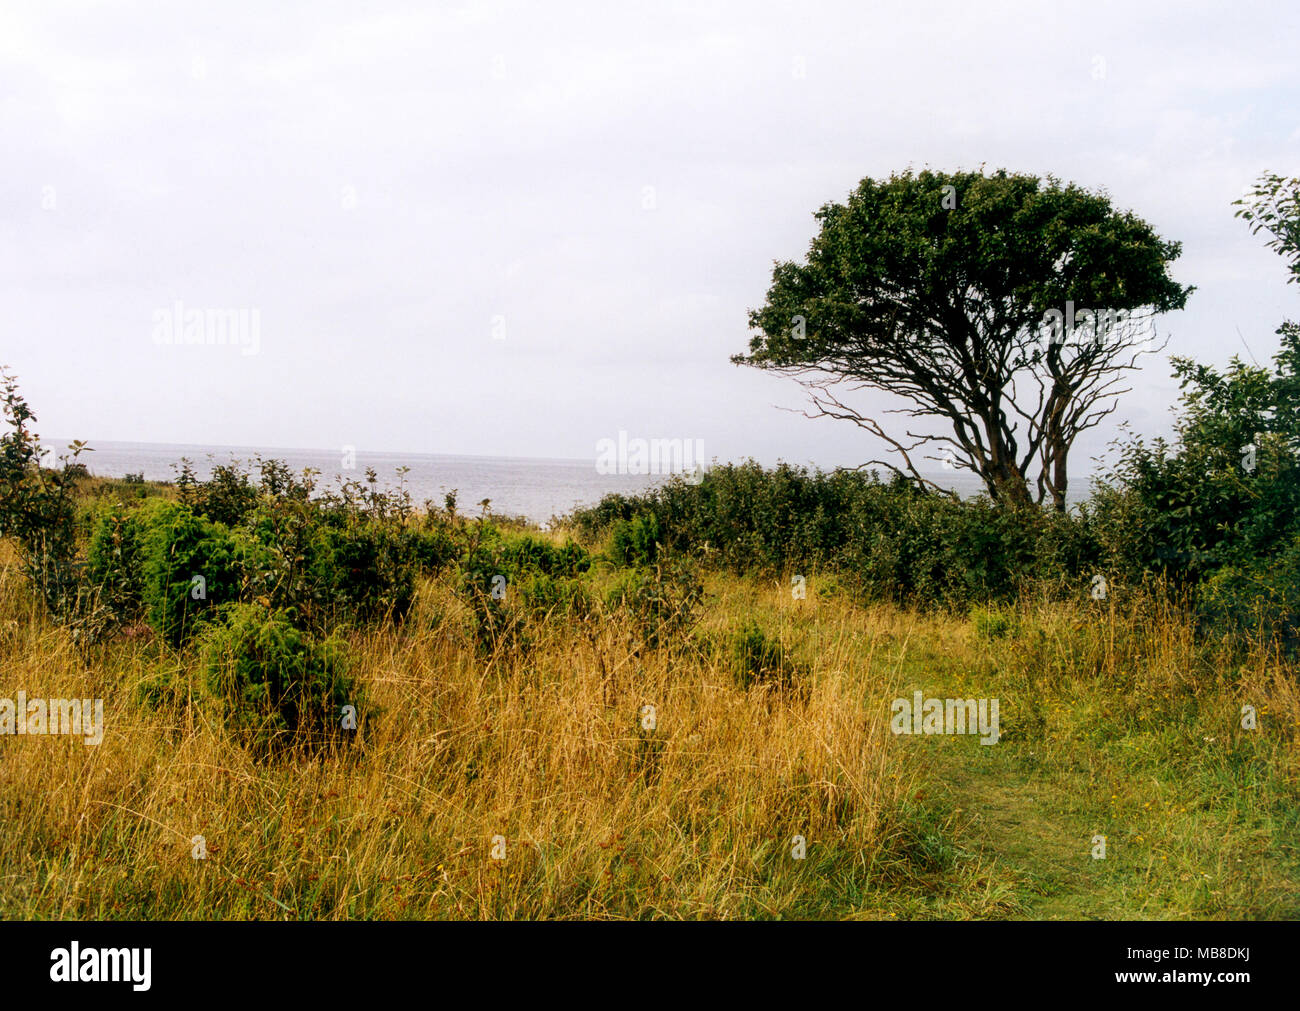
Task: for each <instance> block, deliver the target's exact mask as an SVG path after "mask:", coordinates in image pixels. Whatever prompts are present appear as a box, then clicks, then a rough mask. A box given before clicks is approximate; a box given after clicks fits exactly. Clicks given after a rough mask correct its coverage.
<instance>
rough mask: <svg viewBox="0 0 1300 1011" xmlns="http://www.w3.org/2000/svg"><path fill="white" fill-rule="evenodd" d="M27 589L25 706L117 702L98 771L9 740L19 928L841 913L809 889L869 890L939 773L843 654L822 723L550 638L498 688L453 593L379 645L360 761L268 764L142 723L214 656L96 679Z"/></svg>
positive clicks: (3, 668)
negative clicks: (168, 690)
mask: <svg viewBox="0 0 1300 1011" xmlns="http://www.w3.org/2000/svg"><path fill="white" fill-rule="evenodd" d="M3 571H4V575H3V577H2V578H3V579H4V583H3V584H0V609H2V614H3V617H0V621H3V622H5V623H6V627H7V632H6V634H5V637H4V640H3V653H2V654H0V656H2V658H3V659H2V662H0V697H10V698H12V697H13V695H14V693H15V692H16V691H17V690H18V689H19V688H22V689H24V690H25V691H26V692H27V694H28V696H29V697H32V698H37V697H47V696H48V697H74V696H75V697H94V696H99V697H103V698H104V699H105V723H106V731H105V736H104V741H103V743H102V744H101V745H99V746H97V747H91V746H86V745H85V744H84V743H82V741H81V740H80V739H75V738H57V737H45V738H38V737H24V738H16V737H15V738H0V749H2V750H0V755H2V756H3V760H2V761H0V812H3V820H4V823H5V825H6V831H5V833H4V835H3V838H2V839H0V870H2V872H3V878H4V881H3V887H2V888H0V896H2V898H0V913H2V914H3V915H4V916H8V917H55V918H81V917H86V918H90V917H94V918H112V917H127V916H129V917H139V916H143V917H160V918H165V917H200V918H231V917H257V918H277V917H310V918H335V917H381V918H385V917H422V918H423V917H457V918H488V917H494V918H495V917H504V918H517V917H529V918H532V917H576V916H580V917H614V918H626V917H699V916H709V917H737V916H775V915H789V914H792V913H797V912H799V911H801V910H802V911H804V912H805V913H810V914H828V913H830V912H831V910H830V909H829V908H824V909H823V908H817V907H816V905H815V903H814V905H813V906H812V907H810V906H809V901H810V899H809V889H808V887H807V884H806V881H805V880H804V878H805V877H806V875H807V874H808V873H815V874H819V875H823V876H824V875H828V874H829V875H833V876H836V877H837V878H840V879H843V881H844V882H845V887H848V888H855V889H861V888H863V887H865V886H866V883H867V882H868V880H869V879H870V877H871V875H872V872H873V868H874V867H875V866H876V865H877V863H878V861H877V859H876V858H877V855H878V854H879V853H880V852H881V850H882V847H884V845H885V844H886V841H887V837H888V834H889V832H890V831H891V814H892V813H893V812H895V811H896V809H897V807H898V803H899V799H900V798H901V797H902V796H903V795H904V794H905V793H906V791H907V790H908V789H909V785H910V781H911V779H912V778H913V776H914V775H915V774H914V773H906V774H902V775H900V774H899V770H897V769H894V768H892V767H891V766H890V764H889V754H890V752H889V748H888V747H887V742H886V740H885V738H886V737H887V736H888V727H887V722H886V719H887V715H888V714H887V710H886V709H885V708H884V707H879V706H877V707H872V708H870V709H868V708H867V707H866V706H864V704H863V700H864V698H865V696H866V695H867V694H868V693H870V694H880V693H881V692H883V691H884V683H883V681H882V677H883V675H882V674H880V673H873V670H872V669H871V667H870V666H869V665H868V664H865V663H861V662H857V663H850V662H848V658H847V657H846V656H845V651H844V650H839V651H838V652H837V651H832V652H831V653H830V654H829V656H828V663H827V664H824V665H822V667H821V668H820V669H819V670H817V671H815V676H814V678H813V679H812V687H811V691H810V693H809V695H808V697H807V698H806V699H802V700H800V699H790V698H786V697H783V696H780V695H776V694H774V693H771V692H768V691H762V690H756V691H751V692H748V693H746V692H742V691H740V690H738V689H737V688H736V687H735V684H734V681H733V680H732V678H731V675H730V674H729V673H728V672H727V671H725V670H720V669H719V668H718V667H717V665H716V664H713V663H712V662H710V661H706V660H705V659H703V658H702V657H701V656H699V655H694V656H691V655H686V654H671V653H669V652H667V651H657V652H647V653H646V654H645V655H643V656H635V655H630V654H629V653H628V652H627V650H626V648H623V647H620V645H619V643H620V642H622V641H624V638H625V637H623V636H622V635H621V634H620V633H621V630H620V629H619V628H617V627H612V626H611V627H605V628H603V629H602V633H601V635H600V636H599V637H598V640H597V642H596V644H595V646H594V647H593V645H592V644H591V643H589V642H587V641H586V640H584V639H579V638H576V637H574V636H573V635H571V634H569V633H568V632H567V631H566V630H565V629H564V628H563V627H560V626H558V625H557V626H550V625H547V626H542V627H541V630H540V632H539V633H538V635H536V636H535V637H534V638H535V639H536V641H535V642H534V645H533V647H532V648H531V649H530V650H529V651H528V653H527V658H526V659H519V658H514V659H512V660H511V661H510V662H509V663H497V664H495V665H491V664H488V663H487V662H485V661H484V660H482V659H480V658H477V657H476V656H475V654H474V652H473V650H472V648H471V647H470V645H469V642H468V640H467V638H466V637H465V636H464V635H463V634H462V633H461V632H460V630H459V629H460V624H459V621H458V615H457V613H456V607H457V605H456V602H455V600H454V598H453V597H452V596H451V595H450V593H449V592H448V591H446V590H445V589H444V588H443V587H441V586H439V585H438V584H436V583H433V582H428V583H426V584H425V585H424V586H423V587H422V593H421V602H420V607H419V610H418V611H417V613H416V615H415V616H414V618H413V619H412V620H409V621H408V622H407V623H406V625H405V626H404V627H403V628H401V629H393V628H384V629H380V630H377V631H374V632H371V633H368V634H365V635H364V636H361V637H359V638H357V639H356V640H355V641H354V643H353V647H354V656H355V667H354V670H355V673H356V675H357V676H358V678H359V680H360V682H361V684H362V685H363V686H364V688H365V690H366V692H367V695H368V698H369V700H370V703H371V707H370V715H369V716H367V717H366V718H365V719H363V722H362V725H361V727H360V729H359V731H358V735H357V739H356V741H355V743H354V744H353V745H352V746H350V747H346V748H344V749H341V750H340V751H337V752H334V753H331V754H318V755H315V756H312V755H307V754H299V755H295V756H288V757H283V758H280V759H275V760H269V761H268V760H262V761H257V760H254V759H253V758H252V757H250V755H249V754H247V753H246V752H245V751H243V750H241V748H239V747H238V746H237V745H236V744H234V743H232V741H231V740H230V739H229V738H228V737H227V736H226V734H225V733H224V731H223V730H222V728H220V727H216V726H212V725H209V724H208V723H207V722H206V721H205V718H204V716H203V715H202V713H203V711H202V710H201V709H198V708H195V709H189V708H182V709H180V710H177V711H172V712H165V713H158V712H151V711H150V710H149V709H147V708H145V707H143V706H141V705H140V704H139V703H138V702H137V696H136V688H137V687H138V685H139V684H140V683H141V682H142V681H143V680H145V679H146V678H147V677H148V676H150V674H152V673H153V672H155V671H157V670H158V669H159V668H160V666H163V665H167V664H181V665H188V666H192V665H193V663H194V661H193V660H192V658H189V657H187V656H185V655H179V656H178V655H176V654H173V653H170V652H168V651H163V650H161V649H160V648H159V647H158V646H156V645H154V644H152V643H149V644H145V643H143V642H141V643H139V644H132V643H130V642H123V641H121V640H118V641H117V642H115V643H114V644H112V645H110V646H109V647H107V648H106V649H104V650H103V651H102V652H98V653H96V655H95V656H93V657H90V658H87V657H82V656H79V655H78V653H77V652H76V650H75V649H74V647H73V646H72V644H71V642H70V640H69V639H68V637H67V636H66V635H65V634H64V633H63V632H62V631H61V630H59V629H56V628H52V627H50V626H48V625H46V624H45V623H44V622H43V621H42V620H41V619H40V618H39V616H38V615H37V614H36V613H35V611H34V609H33V608H32V607H31V606H30V604H29V603H26V601H27V599H28V598H27V596H26V594H25V593H23V592H22V591H21V590H20V588H19V587H17V586H16V585H15V580H16V576H15V573H14V570H13V568H12V567H8V568H5V569H4V570H3ZM433 615H445V617H442V618H441V619H440V620H439V619H438V618H436V617H432V616H433ZM845 621H847V618H846V617H844V616H841V622H840V624H841V625H842V626H843V625H844V623H845ZM14 623H16V626H17V627H16V628H15V627H13V624H14ZM858 624H859V625H862V624H863V621H862V620H861V619H859V621H858ZM857 632H858V634H864V630H863V629H862V628H859V629H858V630H857ZM845 641H846V642H847V641H850V640H845ZM597 653H603V656H598V655H597ZM602 660H603V669H604V671H606V672H607V673H608V672H614V674H613V676H612V677H611V678H610V679H609V680H608V681H607V680H606V679H604V678H603V677H602V674H601V670H602V663H601V661H602ZM873 679H874V680H873ZM873 689H874V690H873ZM644 706H653V707H654V709H655V726H654V728H653V729H652V730H648V729H645V728H644V727H643V725H642V720H643V716H644V715H645V713H644V711H643V707H644ZM796 834H798V835H802V836H804V837H805V838H806V839H807V846H808V858H807V859H806V860H803V861H796V860H794V859H792V857H791V854H790V850H791V840H792V838H793V837H794V836H795V835H796ZM199 835H201V836H203V837H204V840H205V844H206V851H207V856H206V859H201V860H200V859H194V858H193V857H192V855H191V849H192V846H191V839H192V838H193V837H194V836H199ZM497 836H501V837H504V840H505V859H504V860H498V859H493V858H492V856H491V854H490V850H491V848H492V845H493V839H494V837H497ZM810 869H815V870H810ZM801 876H803V877H801ZM817 891H818V892H822V891H825V886H824V885H821V886H819V887H818V889H817Z"/></svg>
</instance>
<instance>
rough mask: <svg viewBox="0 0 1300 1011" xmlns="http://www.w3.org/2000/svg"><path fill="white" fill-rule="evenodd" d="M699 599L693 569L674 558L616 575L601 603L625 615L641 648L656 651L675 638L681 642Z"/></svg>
mask: <svg viewBox="0 0 1300 1011" xmlns="http://www.w3.org/2000/svg"><path fill="white" fill-rule="evenodd" d="M703 596H704V591H703V587H702V586H701V584H700V580H699V577H698V576H697V575H696V573H695V570H694V568H693V567H692V566H691V565H690V564H689V563H688V562H686V561H685V560H683V559H680V558H678V559H673V560H672V561H670V562H667V563H660V564H658V565H656V566H655V567H654V568H641V569H626V570H624V571H622V572H620V573H619V574H618V575H617V576H616V577H615V578H614V581H613V582H612V584H611V585H610V586H609V587H608V589H607V590H606V591H605V602H606V604H607V606H609V607H610V608H621V609H622V610H624V611H625V612H626V613H627V614H628V616H629V617H630V618H631V619H632V624H633V628H634V629H635V631H636V634H637V636H638V638H639V639H640V643H641V645H645V646H649V647H650V648H652V649H657V648H660V647H663V646H667V645H670V644H671V643H672V641H673V639H674V638H675V637H680V638H681V639H682V640H683V641H684V639H685V635H686V633H688V632H689V631H690V630H691V628H693V627H694V625H695V623H696V622H697V621H699V616H700V615H699V609H700V603H701V600H702V598H703Z"/></svg>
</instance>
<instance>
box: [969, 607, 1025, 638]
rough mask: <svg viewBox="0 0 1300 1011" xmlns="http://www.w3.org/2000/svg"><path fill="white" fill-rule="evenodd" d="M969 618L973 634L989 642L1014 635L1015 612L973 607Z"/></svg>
mask: <svg viewBox="0 0 1300 1011" xmlns="http://www.w3.org/2000/svg"><path fill="white" fill-rule="evenodd" d="M970 616H971V621H972V622H974V624H975V634H976V635H977V636H978V637H979V638H981V639H986V640H988V641H990V642H992V641H994V640H997V639H1002V638H1004V637H1006V636H1008V635H1011V634H1014V633H1015V631H1016V629H1017V627H1018V622H1017V620H1016V615H1015V612H1013V611H1006V610H1002V609H1001V608H997V607H975V608H972V610H971V614H970Z"/></svg>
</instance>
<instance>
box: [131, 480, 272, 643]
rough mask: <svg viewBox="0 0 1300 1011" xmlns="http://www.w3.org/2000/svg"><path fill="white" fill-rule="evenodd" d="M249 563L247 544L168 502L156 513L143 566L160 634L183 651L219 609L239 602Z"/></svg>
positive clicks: (148, 604)
mask: <svg viewBox="0 0 1300 1011" xmlns="http://www.w3.org/2000/svg"><path fill="white" fill-rule="evenodd" d="M246 557H247V547H246V543H241V542H240V541H239V540H237V539H236V538H235V537H234V536H233V535H232V533H231V531H230V530H229V529H227V528H226V527H225V526H223V525H222V524H220V523H216V522H214V521H212V520H209V519H207V518H205V517H203V516H197V515H195V513H194V511H193V509H191V508H190V507H189V506H188V505H183V504H181V503H178V502H168V503H165V504H163V505H162V506H161V507H160V508H158V509H157V510H155V511H154V512H153V513H152V514H151V515H150V516H149V528H148V530H147V532H146V533H145V538H144V566H143V575H144V592H143V598H144V603H145V606H146V608H147V610H148V615H149V624H150V625H152V626H153V628H154V631H156V632H157V633H158V634H159V635H160V636H161V637H162V638H163V639H164V640H166V641H167V642H169V643H171V644H172V645H173V646H179V645H182V644H183V643H185V642H186V641H188V640H189V639H190V638H191V637H192V636H193V635H194V634H195V633H197V632H198V631H199V630H200V629H199V626H200V625H201V624H202V623H203V622H204V621H207V620H210V619H211V618H212V617H213V616H214V614H215V611H216V608H217V606H218V605H220V604H225V603H233V602H235V601H237V600H239V599H240V591H241V587H242V584H243V581H244V572H245V559H246Z"/></svg>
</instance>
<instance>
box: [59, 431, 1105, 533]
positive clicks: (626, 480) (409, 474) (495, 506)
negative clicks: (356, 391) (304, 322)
mask: <svg viewBox="0 0 1300 1011" xmlns="http://www.w3.org/2000/svg"><path fill="white" fill-rule="evenodd" d="M90 445H91V446H92V447H93V449H94V452H91V453H85V454H83V455H82V456H81V457H80V462H83V463H85V464H86V466H87V468H88V469H89V471H90V472H91V473H92V474H94V475H96V476H99V477H117V478H120V477H125V476H126V475H127V474H143V475H144V478H145V480H147V481H174V480H175V479H176V476H177V474H178V473H179V469H180V466H181V463H182V461H184V460H188V461H189V462H190V465H191V466H192V468H193V470H194V473H195V474H196V476H198V477H199V478H200V479H202V480H206V479H207V478H208V476H209V475H210V474H211V473H212V468H213V467H214V466H217V465H219V464H230V463H244V464H255V462H256V461H257V459H258V458H259V457H260V458H261V459H276V460H282V461H284V462H285V463H286V464H287V465H288V466H289V468H290V469H291V470H293V471H294V472H295V473H301V472H302V471H303V470H304V469H306V468H312V469H314V470H315V471H317V472H318V476H317V479H316V482H317V488H318V489H319V490H329V489H331V488H336V487H338V485H339V483H340V482H341V481H349V480H365V475H366V472H367V470H374V472H375V475H376V477H377V478H378V482H377V483H378V486H379V487H380V488H383V489H385V490H388V491H393V490H397V489H399V488H401V487H404V488H405V489H406V490H407V491H408V492H409V493H410V495H411V501H412V503H413V504H414V505H416V506H423V505H424V503H425V502H426V501H432V502H433V503H434V504H436V505H442V504H443V498H444V496H445V495H446V494H447V493H448V492H455V494H456V504H457V509H458V510H459V511H460V512H461V513H463V514H477V513H478V512H479V510H480V503H482V502H483V501H484V500H485V499H486V500H487V501H488V503H489V504H488V509H489V511H490V512H491V513H492V514H493V515H497V516H521V517H524V518H526V519H528V520H530V521H532V522H533V523H537V524H539V525H545V524H547V523H549V522H550V521H551V520H552V519H553V518H555V517H560V516H564V515H566V514H568V513H570V512H572V511H573V510H574V509H577V508H580V507H582V506H589V505H595V504H596V503H597V502H599V501H600V499H601V498H602V497H603V496H604V495H606V494H609V493H611V492H618V493H621V494H624V495H635V494H639V493H641V492H645V491H648V490H649V489H650V488H652V487H654V486H655V485H657V484H659V483H661V482H663V481H665V480H667V478H666V477H665V476H662V475H648V474H603V473H601V472H600V471H598V470H597V469H596V461H595V458H594V457H593V458H591V459H587V460H571V459H545V458H536V457H498V456H453V455H446V454H428V453H383V452H372V451H366V450H362V449H358V450H356V451H355V452H353V453H352V454H351V455H350V456H349V457H345V455H344V454H343V453H342V452H340V451H339V450H321V449H283V448H272V447H248V446H201V445H180V444H171V443H156V442H94V441H91V442H90ZM402 467H405V468H407V470H406V472H405V473H404V474H402V475H399V473H398V469H399V468H402ZM883 476H884V475H882V477H883ZM926 476H927V477H932V479H933V480H934V481H935V482H936V483H937V484H939V485H941V486H943V487H946V488H951V489H952V490H954V491H956V492H957V493H958V494H959V495H962V496H963V497H966V496H970V495H976V494H979V493H980V492H981V491H983V484H982V483H981V482H980V481H979V479H978V478H976V477H975V476H974V475H972V474H970V473H968V472H964V471H956V472H951V471H950V472H936V473H935V474H933V475H929V474H927V475H926ZM1082 490H1083V489H1082V488H1081V487H1080V484H1079V483H1078V482H1075V483H1074V484H1073V485H1072V488H1071V492H1072V494H1071V499H1072V500H1075V499H1076V498H1077V497H1078V496H1079V495H1080V494H1081V492H1082Z"/></svg>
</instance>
